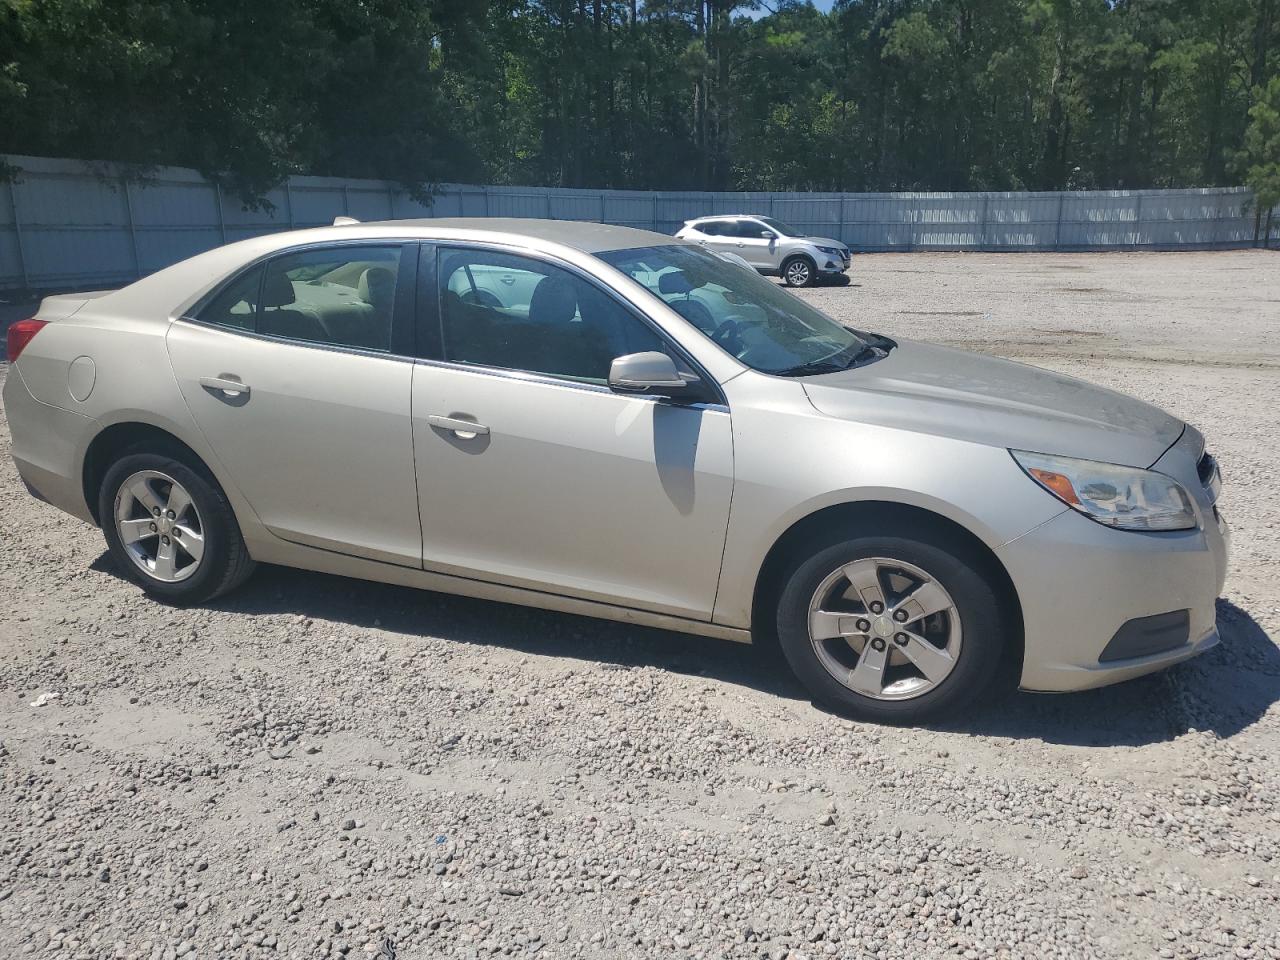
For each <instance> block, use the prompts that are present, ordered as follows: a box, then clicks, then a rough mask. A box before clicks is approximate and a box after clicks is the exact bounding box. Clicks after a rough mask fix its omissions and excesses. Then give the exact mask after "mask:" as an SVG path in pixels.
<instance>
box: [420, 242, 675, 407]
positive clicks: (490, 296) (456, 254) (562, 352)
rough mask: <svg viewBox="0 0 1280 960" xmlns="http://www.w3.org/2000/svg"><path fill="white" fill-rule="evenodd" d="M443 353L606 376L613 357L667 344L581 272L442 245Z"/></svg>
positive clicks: (591, 379)
mask: <svg viewBox="0 0 1280 960" xmlns="http://www.w3.org/2000/svg"><path fill="white" fill-rule="evenodd" d="M439 266H440V269H439V270H438V273H437V275H438V277H439V293H440V328H441V339H442V348H443V349H442V353H443V358H444V359H445V360H449V361H453V362H455V363H474V364H478V365H481V366H487V367H500V368H503V369H506V370H524V371H528V372H530V373H542V374H548V375H551V376H556V377H564V378H565V379H569V380H578V381H582V382H587V383H599V384H603V383H605V382H606V381H607V380H608V377H609V367H610V365H611V364H612V363H613V360H614V358H615V357H620V356H622V355H624V354H628V353H638V352H640V351H642V350H661V351H663V352H669V351H667V350H666V344H665V341H664V340H663V338H662V337H661V336H659V335H658V333H657V332H656V331H655V330H653V329H652V328H651V327H649V326H648V324H646V323H644V322H643V321H641V320H640V319H639V318H638V317H636V316H635V315H634V314H633V313H631V311H629V310H627V309H626V308H625V307H624V306H622V305H621V304H620V303H618V302H617V301H616V300H614V299H613V298H612V297H610V296H609V295H607V294H606V293H604V292H603V291H602V290H600V289H599V288H598V287H596V286H595V285H594V284H592V283H590V282H588V281H586V280H584V279H583V278H581V277H579V276H577V275H576V274H573V273H570V272H569V271H568V270H563V269H561V268H560V267H556V266H553V265H551V264H549V263H543V262H541V261H539V260H534V259H532V258H528V257H519V256H512V255H510V254H504V253H497V252H492V251H488V250H464V249H456V248H445V249H442V250H441V251H440V265H439Z"/></svg>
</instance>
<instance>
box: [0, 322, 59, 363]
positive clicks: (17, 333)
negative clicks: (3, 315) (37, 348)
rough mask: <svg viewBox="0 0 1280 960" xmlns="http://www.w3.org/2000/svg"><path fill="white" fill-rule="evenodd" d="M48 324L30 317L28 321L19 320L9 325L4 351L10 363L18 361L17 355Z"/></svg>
mask: <svg viewBox="0 0 1280 960" xmlns="http://www.w3.org/2000/svg"><path fill="white" fill-rule="evenodd" d="M48 322H49V321H48V320H37V319H36V318H35V317H32V318H31V319H30V320H19V321H18V322H17V323H13V324H10V325H9V333H8V334H7V335H6V336H5V342H4V349H5V355H6V356H7V357H8V358H9V362H10V363H13V362H14V361H15V360H17V359H18V355H19V354H21V353H22V351H23V350H25V349H26V348H27V344H28V343H30V342H31V338H32V337H34V336H35V335H36V334H37V333H39V332H40V331H41V330H43V329H44V327H45V326H46V325H47V324H48Z"/></svg>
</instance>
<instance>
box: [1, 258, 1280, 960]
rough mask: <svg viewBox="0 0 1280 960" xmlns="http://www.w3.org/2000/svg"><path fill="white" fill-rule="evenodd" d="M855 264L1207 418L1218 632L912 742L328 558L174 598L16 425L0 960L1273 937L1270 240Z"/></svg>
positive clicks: (1279, 859)
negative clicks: (137, 567)
mask: <svg viewBox="0 0 1280 960" xmlns="http://www.w3.org/2000/svg"><path fill="white" fill-rule="evenodd" d="M853 279H854V285H852V286H848V287H838V288H820V289H817V290H812V291H804V292H803V294H802V295H803V296H804V297H805V298H806V299H809V300H811V301H812V302H814V303H816V304H818V305H819V306H821V307H822V308H823V309H824V310H826V311H828V312H829V313H831V314H832V315H834V316H836V317H838V318H840V319H842V320H845V321H846V322H849V323H851V324H853V325H855V326H859V327H863V328H867V329H872V330H877V331H879V332H883V333H886V334H889V335H891V336H898V337H912V338H916V339H921V340H931V341H938V342H944V343H950V344H958V345H962V346H965V347H968V348H971V349H976V350H981V351H984V352H989V353H993V354H998V355H1001V356H1009V357H1014V358H1017V359H1021V360H1023V361H1025V362H1029V363H1034V364H1037V365H1040V366H1043V367H1047V368H1050V369H1053V370H1057V371H1062V372H1066V373H1070V374H1073V375H1075V376H1078V377H1081V378H1084V379H1087V380H1092V381H1095V382H1098V383H1102V384H1106V385H1108V386H1113V387H1118V388H1120V389H1123V390H1125V391H1127V392H1130V393H1133V394H1135V395H1137V396H1139V397H1142V398H1144V399H1146V400H1150V401H1152V402H1154V403H1157V404H1160V405H1161V406H1163V407H1165V408H1167V409H1168V410H1170V411H1171V412H1173V413H1175V414H1177V415H1179V416H1181V417H1184V418H1186V419H1188V420H1190V421H1191V422H1192V423H1195V424H1196V425H1197V426H1199V427H1200V428H1201V429H1202V430H1203V431H1204V432H1205V434H1206V435H1207V437H1208V441H1209V444H1210V449H1211V450H1212V451H1213V452H1214V453H1215V454H1216V455H1217V456H1218V458H1219V460H1220V462H1221V464H1222V469H1223V472H1224V475H1225V482H1226V487H1225V490H1224V494H1223V499H1222V509H1223V512H1224V514H1225V515H1226V517H1227V518H1228V520H1229V521H1230V522H1231V524H1232V526H1233V529H1234V538H1235V539H1234V544H1233V549H1234V553H1233V557H1232V562H1231V568H1230V573H1229V577H1228V581H1227V585H1226V588H1225V591H1224V596H1223V598H1222V599H1221V601H1220V602H1219V620H1220V627H1221V631H1222V635H1223V643H1222V644H1221V645H1219V646H1218V647H1217V648H1215V649H1214V650H1213V651H1211V652H1210V653H1208V654H1206V655H1205V656H1203V657H1201V658H1198V659H1197V660H1194V661H1191V662H1189V663H1187V664H1184V665H1182V666H1179V667H1177V668H1175V669H1173V670H1171V671H1169V672H1167V673H1164V674H1160V675H1156V676H1153V677H1148V678H1143V679H1141V680H1137V681H1134V682H1131V683H1128V684H1124V685H1121V686H1118V687H1113V688H1109V689H1105V690H1099V691H1093V692H1089V693H1084V694H1075V695H1064V696H1056V697H1055V696H1035V695H1029V694H1017V695H1013V696H1012V697H1010V698H1009V699H1008V700H1006V701H1003V702H1000V703H997V704H993V705H991V706H989V707H987V708H986V709H985V710H983V711H982V712H980V713H978V714H976V715H975V716H972V717H969V718H964V719H957V720H956V721H954V722H952V723H949V724H943V725H939V726H936V727H932V728H925V729H905V730H903V729H890V728H876V727H874V726H869V725H864V724H854V723H850V722H847V721H844V720H841V719H839V718H837V717H834V716H831V715H830V714H828V713H825V712H823V711H821V710H819V709H817V708H815V707H814V706H813V705H812V704H811V703H810V702H809V701H808V700H807V699H806V698H805V697H804V695H803V693H802V691H801V690H800V689H799V687H798V685H797V684H796V683H795V682H794V681H793V680H792V679H790V678H789V677H788V676H787V675H786V674H785V672H784V671H783V670H782V669H781V668H780V666H779V661H778V660H777V659H776V657H773V656H770V655H769V654H768V653H766V652H763V651H754V650H752V649H750V648H741V647H738V646H736V645H731V644H722V643H717V642H715V641H711V640H701V639H696V638H690V637H685V636H679V635H675V634H667V633H662V632H658V631H652V630H644V629H638V628H634V627H626V626H621V625H616V624H609V623H603V622H596V621H591V620H585V619H580V618H575V617H569V616H562V615H556V614H550V613H542V612H537V611H530V610H525V609H521V608H516V607H508V606H503V605H497V604H489V603H484V602H480V601H471V600H465V599H458V598H451V597H445V596H439V595H435V594H429V593H421V592H414V591H410V590H405V589H399V588H393V587H387V586H380V585H375V584H367V583H361V582H357V581H349V580H342V579H339V578H334V577H327V576H322V575H318V574H310V573H302V572H295V571H288V570H282V569H261V570H259V572H258V574H257V575H256V577H255V578H254V579H253V580H252V581H251V582H250V583H249V584H248V585H247V586H246V587H245V588H244V589H242V590H241V591H240V592H238V593H236V594H234V595H232V596H229V597H226V598H223V599H222V600H219V601H218V602H216V603H215V604H214V605H213V606H212V607H211V608H207V609H195V610H178V609H171V608H166V607H163V606H160V605H158V604H156V603H154V602H152V601H149V600H147V599H145V598H143V597H142V596H141V595H140V594H139V593H138V591H137V590H136V589H135V588H134V587H132V586H130V585H129V584H128V583H126V582H125V581H123V580H122V579H121V578H120V577H119V576H118V575H117V573H116V572H115V570H114V569H113V567H112V565H111V563H110V561H109V560H108V558H107V556H106V555H105V548H104V545H103V542H102V539H101V536H100V535H99V534H98V532H97V531H95V530H91V529H89V528H87V527H85V526H84V525H82V524H80V523H79V522H77V521H75V520H72V519H70V518H67V517H65V516H62V515H60V514H59V513H57V512H56V511H54V510H52V509H51V508H49V507H47V506H44V505H42V504H40V503H37V502H36V501H34V500H32V499H31V498H29V497H27V496H26V494H25V493H24V491H23V490H22V487H21V485H20V483H19V482H18V478H17V475H16V472H15V471H14V469H13V466H12V463H11V462H10V460H9V457H8V446H9V435H8V430H7V426H6V425H4V423H3V418H0V946H3V947H4V948H5V952H6V953H7V954H9V955H27V954H48V955H51V956H66V957H94V958H96V957H122V958H123V957H156V958H162V957H178V956H188V955H189V956H202V955H227V956H272V955H287V956H290V957H315V956H342V955H346V956H350V957H356V956H374V955H377V954H378V953H379V952H380V951H381V953H382V955H383V956H389V955H390V951H389V946H390V944H388V943H387V941H390V942H392V943H394V945H395V952H396V953H397V954H398V956H399V958H401V960H404V958H426V957H480V956H495V955H496V956H526V955H527V956H533V955H537V956H540V957H601V958H604V957H610V958H613V957H645V958H649V957H658V956H661V957H671V956H695V957H706V958H711V957H771V958H784V957H797V958H799V957H808V958H816V957H823V956H838V957H857V958H861V957H886V958H887V957H903V958H907V957H909V958H921V957H944V956H945V957H965V958H978V957H989V956H1013V957H1064V958H1067V957H1069V958H1079V957H1185V958H1200V957H1239V958H1251V957H1272V958H1276V957H1280V801H1278V799H1277V798H1280V706H1277V703H1276V701H1277V700H1278V699H1280V650H1277V643H1276V641H1277V638H1280V565H1278V564H1280V561H1278V559H1277V558H1278V557H1280V550H1278V549H1277V548H1278V547H1280V478H1278V474H1277V469H1276V463H1275V460H1276V457H1277V454H1278V453H1280V445H1278V444H1277V437H1278V435H1280V254H1276V253H1264V252H1257V251H1247V252H1240V253H1213V254H1208V253H1205V254H1189V253H1188V254H1103V255H1086V254H1080V255H1029V254H1020V255H1006V256H999V255H976V254H955V255H941V254H921V255H905V254H897V255H877V256H859V257H856V258H855V259H854V267H853ZM12 312H19V313H20V312H21V311H12ZM3 319H4V314H3V313H2V312H0V325H3V323H2V321H3ZM2 376H3V365H0V377H2ZM1064 588H1069V585H1067V586H1065V587H1064ZM1080 599H1081V603H1087V602H1089V598H1088V597H1081V598H1080Z"/></svg>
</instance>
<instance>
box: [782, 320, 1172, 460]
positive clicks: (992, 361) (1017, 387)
mask: <svg viewBox="0 0 1280 960" xmlns="http://www.w3.org/2000/svg"><path fill="white" fill-rule="evenodd" d="M802 383H803V384H804V389H805V392H806V393H807V394H808V395H809V400H810V401H811V402H812V403H813V405H814V406H815V407H816V408H817V409H818V410H819V411H820V412H822V413H824V414H826V415H828V416H831V417H840V418H842V419H847V420H857V421H859V422H861V423H872V424H878V425H880V426H886V427H895V428H898V429H902V430H914V431H917V432H919V433H928V434H936V435H939V436H946V437H954V438H955V439H958V440H969V441H972V442H974V443H983V444H988V445H990V446H998V447H1010V448H1013V449H1015V450H1032V451H1035V452H1037V453H1053V454H1058V455H1061V456H1067V457H1080V458H1083V459H1086V460H1103V461H1106V462H1108V463H1119V464H1124V465H1126V466H1133V467H1148V466H1150V465H1151V464H1153V463H1155V462H1156V461H1157V460H1159V459H1160V457H1161V456H1162V455H1163V454H1164V452H1165V451H1166V450H1168V449H1169V447H1170V446H1171V445H1172V444H1173V443H1174V442H1175V441H1176V440H1177V439H1178V437H1179V436H1181V435H1182V430H1183V426H1184V424H1183V423H1182V421H1180V420H1178V419H1177V418H1176V417H1171V416H1169V414H1167V413H1165V412H1164V411H1163V410H1160V409H1159V408H1157V407H1153V406H1151V405H1150V404H1147V403H1143V402H1142V401H1141V400H1134V399H1133V398H1132V397H1127V396H1125V395H1124V394H1122V393H1116V392H1115V391H1114V390H1107V389H1105V388H1103V387H1095V386H1093V385H1092V384H1088V383H1085V382H1083V381H1081V380H1076V379H1075V378H1074V377H1065V376H1062V375H1061V374H1057V373H1050V372H1049V371H1047V370H1040V369H1037V368H1036V367H1031V366H1027V365H1025V364H1021V363H1014V362H1012V361H1010V360H999V359H997V358H995V357H987V356H982V355H981V354H976V353H968V352H965V351H963V350H952V349H949V348H947V347H937V346H932V345H929V344H923V343H913V342H911V341H909V340H904V341H899V344H898V346H897V347H896V348H895V349H893V350H891V351H890V352H889V355H888V356H887V357H885V358H884V359H882V360H878V361H876V362H875V363H869V364H866V365H865V366H862V367H855V368H854V369H852V370H845V371H842V372H840V373H830V374H824V375H820V376H815V377H808V378H805V379H804V380H803V381H802Z"/></svg>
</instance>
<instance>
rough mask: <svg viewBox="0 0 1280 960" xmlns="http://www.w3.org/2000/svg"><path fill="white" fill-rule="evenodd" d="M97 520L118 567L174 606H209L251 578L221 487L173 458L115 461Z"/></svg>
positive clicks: (131, 456) (150, 456) (250, 564)
mask: <svg viewBox="0 0 1280 960" xmlns="http://www.w3.org/2000/svg"><path fill="white" fill-rule="evenodd" d="M98 517H99V519H100V520H101V522H102V532H103V535H104V536H105V537H106V541H107V548H108V549H109V550H110V551H111V555H112V556H113V557H114V558H115V560H116V562H117V564H118V565H119V566H120V568H121V569H122V570H123V571H124V572H125V574H126V575H127V576H128V577H129V578H130V579H131V580H133V581H134V582H135V583H137V584H139V585H141V587H142V588H143V589H144V590H145V591H147V593H149V594H151V595H152V596H155V597H157V598H159V599H161V600H164V601H167V602H169V603H177V604H192V603H202V602H204V601H206V600H211V599H212V598H214V597H216V596H217V595H218V594H220V593H225V592H226V591H228V590H231V589H232V588H234V587H236V586H239V585H240V584H241V583H243V582H244V580H245V579H247V578H248V576H249V574H250V573H252V572H253V568H254V563H253V560H252V559H251V558H250V557H249V551H248V550H247V549H246V548H245V545H244V540H243V539H242V538H241V536H240V526H239V524H237V523H236V518H235V514H234V513H232V511H231V504H230V503H228V502H227V498H226V496H225V495H224V494H223V492H222V491H221V490H220V489H219V488H218V485H217V483H216V482H215V481H214V480H213V478H212V477H208V476H206V475H205V474H204V473H203V472H198V471H197V470H195V469H193V468H192V467H190V466H188V465H187V464H186V463H184V462H182V461H181V460H177V459H174V458H173V457H171V456H168V455H165V454H156V453H133V454H129V455H127V456H125V457H122V458H121V459H120V460H117V461H116V462H115V463H114V464H113V465H112V466H111V468H110V469H109V470H108V471H107V475H106V476H105V477H104V478H103V481H102V487H101V489H100V490H99V493H98Z"/></svg>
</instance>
